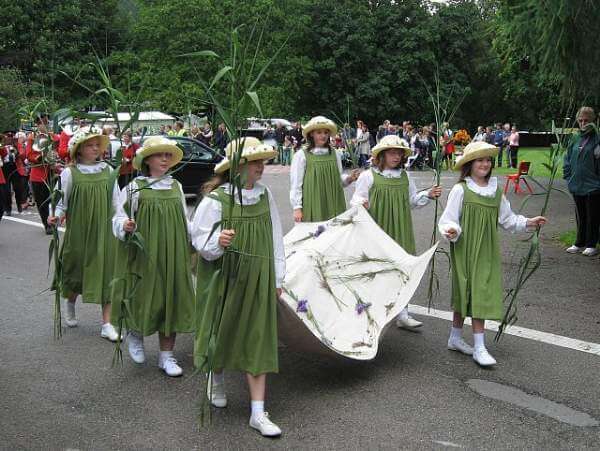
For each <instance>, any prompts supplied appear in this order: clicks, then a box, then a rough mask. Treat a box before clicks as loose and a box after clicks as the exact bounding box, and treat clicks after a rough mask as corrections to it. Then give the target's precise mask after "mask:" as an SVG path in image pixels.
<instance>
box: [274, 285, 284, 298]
mask: <svg viewBox="0 0 600 451" xmlns="http://www.w3.org/2000/svg"><path fill="white" fill-rule="evenodd" d="M275 291H276V292H277V299H281V293H283V290H282V289H281V288H275Z"/></svg>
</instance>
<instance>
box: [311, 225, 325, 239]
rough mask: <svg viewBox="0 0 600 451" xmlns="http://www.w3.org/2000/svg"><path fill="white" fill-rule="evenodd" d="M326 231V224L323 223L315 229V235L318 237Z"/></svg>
mask: <svg viewBox="0 0 600 451" xmlns="http://www.w3.org/2000/svg"><path fill="white" fill-rule="evenodd" d="M324 231H325V226H324V225H323V224H321V225H320V226H319V227H317V230H315V233H313V237H314V238H317V237H318V236H319V235H320V234H322V233H323V232H324Z"/></svg>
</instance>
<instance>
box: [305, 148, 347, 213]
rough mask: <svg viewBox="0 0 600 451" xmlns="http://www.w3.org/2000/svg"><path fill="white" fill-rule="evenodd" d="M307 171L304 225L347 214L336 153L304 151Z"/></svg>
mask: <svg viewBox="0 0 600 451" xmlns="http://www.w3.org/2000/svg"><path fill="white" fill-rule="evenodd" d="M303 152H304V155H305V157H306V171H305V173H304V181H303V183H302V216H303V219H302V220H303V221H304V222H318V221H327V220H329V219H331V218H333V217H335V216H337V215H339V214H341V213H343V212H344V211H346V198H345V197H344V188H343V186H342V181H341V177H340V170H339V168H338V164H337V156H336V154H335V151H333V150H331V151H330V152H329V153H327V154H325V155H315V154H313V153H312V152H311V151H310V150H308V149H304V150H303Z"/></svg>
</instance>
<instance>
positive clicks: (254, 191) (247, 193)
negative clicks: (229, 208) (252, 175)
mask: <svg viewBox="0 0 600 451" xmlns="http://www.w3.org/2000/svg"><path fill="white" fill-rule="evenodd" d="M221 186H222V187H223V190H224V191H225V192H226V193H227V194H229V193H231V184H230V183H223V185H221ZM265 189H266V187H265V185H263V184H262V183H260V182H256V183H255V184H254V186H253V187H252V188H251V189H246V188H242V199H243V201H244V203H250V204H253V203H256V202H258V201H259V200H260V196H262V194H263V193H264V192H265ZM234 197H235V201H236V203H239V202H240V200H239V198H238V197H237V196H234Z"/></svg>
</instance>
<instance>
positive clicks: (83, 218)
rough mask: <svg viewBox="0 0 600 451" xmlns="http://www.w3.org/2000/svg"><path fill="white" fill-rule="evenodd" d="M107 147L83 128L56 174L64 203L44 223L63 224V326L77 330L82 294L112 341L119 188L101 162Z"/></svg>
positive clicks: (101, 137)
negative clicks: (67, 161) (98, 308)
mask: <svg viewBox="0 0 600 451" xmlns="http://www.w3.org/2000/svg"><path fill="white" fill-rule="evenodd" d="M109 145H110V141H109V139H108V136H105V135H101V134H99V133H97V132H95V131H94V130H91V129H89V128H81V129H79V130H78V131H77V132H76V133H75V134H74V135H73V136H72V137H71V139H70V141H69V153H70V155H71V161H72V162H73V163H72V164H71V165H70V166H68V167H66V168H65V169H64V170H63V171H62V173H61V175H60V180H61V182H60V183H61V185H60V187H61V191H62V198H61V199H60V201H59V202H58V204H57V206H56V209H55V211H54V212H51V216H50V217H49V218H48V223H49V224H50V225H52V226H56V225H57V224H58V223H59V222H64V221H65V220H66V231H65V234H64V238H63V244H62V248H61V251H60V255H61V259H62V274H61V287H60V288H61V289H62V296H63V297H65V298H66V299H65V323H66V324H67V326H68V327H76V326H77V319H76V317H75V300H76V299H77V296H79V295H80V294H81V298H82V299H83V302H86V303H93V304H100V305H101V306H102V322H103V324H102V329H101V331H100V336H101V337H103V338H107V339H109V340H110V341H116V340H117V338H118V334H117V331H116V330H115V328H114V327H113V325H112V324H111V323H110V282H111V280H112V279H113V263H114V256H115V251H116V246H117V242H116V240H115V237H114V236H113V235H112V232H111V225H110V218H111V217H112V203H113V199H114V198H116V197H118V195H119V189H118V186H117V185H116V183H115V177H114V175H113V174H112V168H111V167H110V166H109V165H108V164H106V163H105V162H102V161H99V160H100V159H101V158H102V156H103V154H104V152H105V151H106V150H107V149H108V146H109ZM56 288H57V289H58V288H59V287H56Z"/></svg>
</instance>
